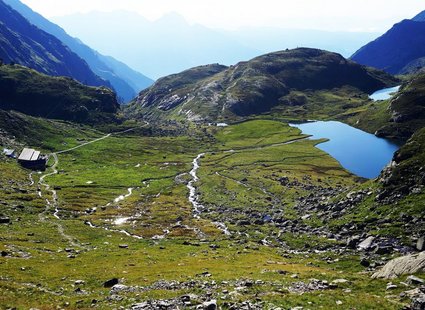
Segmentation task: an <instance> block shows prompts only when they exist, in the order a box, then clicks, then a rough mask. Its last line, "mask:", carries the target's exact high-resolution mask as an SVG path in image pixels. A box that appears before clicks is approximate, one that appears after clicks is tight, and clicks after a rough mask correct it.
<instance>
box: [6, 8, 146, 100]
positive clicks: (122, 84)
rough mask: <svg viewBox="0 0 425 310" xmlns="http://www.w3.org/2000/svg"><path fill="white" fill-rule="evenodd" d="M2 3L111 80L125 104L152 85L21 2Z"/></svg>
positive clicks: (140, 75)
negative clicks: (56, 39)
mask: <svg viewBox="0 0 425 310" xmlns="http://www.w3.org/2000/svg"><path fill="white" fill-rule="evenodd" d="M3 1H4V2H5V3H6V4H8V5H9V6H11V7H12V8H14V9H15V10H17V11H18V12H19V13H20V14H21V15H22V16H24V17H25V18H27V19H28V20H29V21H30V22H31V23H33V24H34V25H35V26H37V27H39V28H40V29H42V30H44V31H46V32H47V33H50V34H51V35H53V36H55V37H56V38H58V39H60V40H61V41H62V42H63V43H64V44H65V45H67V46H68V47H69V48H70V49H71V50H72V51H73V52H74V53H76V54H77V55H78V56H80V57H81V58H82V59H84V60H86V62H87V64H88V65H89V66H90V68H91V69H92V71H93V72H94V73H96V74H97V75H98V76H100V77H102V78H104V79H105V80H108V81H110V83H111V85H112V86H113V87H114V89H115V91H117V93H118V95H119V96H120V97H122V98H123V100H124V101H126V102H127V101H130V100H131V99H133V98H134V97H135V95H136V94H137V92H139V91H141V90H142V89H144V88H146V87H148V86H150V85H151V84H152V83H153V81H152V80H151V79H149V78H148V77H146V76H144V75H143V74H141V73H139V72H137V71H135V70H133V69H131V68H130V67H128V66H127V65H126V64H124V63H122V62H120V61H118V60H116V59H114V58H112V57H110V56H104V55H102V54H100V53H98V52H96V51H95V50H93V49H91V48H90V47H89V46H87V45H85V44H84V43H83V42H82V41H81V40H79V39H76V38H73V37H71V36H70V35H68V34H67V33H66V31H65V30H64V29H62V28H61V27H59V26H58V25H56V24H54V23H52V22H51V21H49V20H48V19H46V18H44V17H43V16H42V15H40V14H38V13H37V12H34V11H33V10H32V9H31V8H29V7H28V6H27V5H25V4H23V3H22V2H20V1H19V0H3Z"/></svg>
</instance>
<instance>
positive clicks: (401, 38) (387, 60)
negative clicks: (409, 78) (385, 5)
mask: <svg viewBox="0 0 425 310" xmlns="http://www.w3.org/2000/svg"><path fill="white" fill-rule="evenodd" d="M422 57H425V23H424V22H422V21H415V20H403V21H401V22H399V23H397V24H395V25H394V26H393V27H392V28H391V29H390V30H388V31H387V32H386V33H385V34H383V35H382V36H380V37H379V38H377V39H376V40H374V41H372V42H370V43H368V44H367V45H365V46H363V47H361V48H360V49H359V50H358V51H357V52H356V53H354V54H353V55H352V56H351V59H352V60H354V61H356V62H358V63H360V64H362V65H367V66H371V67H375V68H378V69H381V70H385V71H386V72H388V73H391V74H399V73H401V72H403V73H405V72H406V70H403V69H404V68H406V66H408V65H409V63H412V62H414V61H416V60H417V59H419V58H422Z"/></svg>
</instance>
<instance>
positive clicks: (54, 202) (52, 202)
mask: <svg viewBox="0 0 425 310" xmlns="http://www.w3.org/2000/svg"><path fill="white" fill-rule="evenodd" d="M137 128H138V127H137ZM137 128H130V129H127V130H124V131H120V132H115V133H109V134H107V135H104V136H102V137H100V138H98V139H95V140H92V141H89V142H85V143H82V144H80V145H78V146H75V147H72V148H69V149H66V150H63V151H59V152H55V153H51V154H49V158H50V157H52V158H53V160H54V162H53V165H52V166H51V169H52V172H50V173H47V174H44V175H42V176H41V177H40V179H39V181H38V184H39V187H40V188H42V187H44V190H45V191H46V192H50V193H51V197H52V198H51V199H48V198H46V208H45V210H44V211H43V212H42V213H40V214H39V219H40V221H42V222H47V215H48V214H49V213H50V212H51V210H52V208H53V209H54V211H53V216H54V217H55V219H56V220H57V221H56V222H55V223H54V225H56V227H57V230H58V232H59V234H60V235H61V236H62V237H63V238H65V239H66V240H68V243H69V244H70V245H71V246H73V247H78V248H82V249H87V248H86V247H85V246H83V245H82V244H81V243H80V242H78V240H76V239H75V238H73V237H72V236H70V235H68V234H66V233H65V229H64V227H63V226H62V224H61V223H60V221H61V220H62V219H61V217H60V216H59V213H60V209H59V202H58V194H57V191H56V190H55V189H54V188H51V187H50V185H49V184H48V183H47V182H46V181H45V179H46V178H48V177H49V176H52V175H56V174H57V173H58V170H57V166H58V165H59V157H58V155H59V154H64V153H68V152H71V151H74V150H76V149H79V148H82V147H85V146H87V145H90V144H93V143H96V142H99V141H102V140H104V139H107V138H109V137H111V136H113V135H119V134H123V133H126V132H130V131H133V130H135V129H137ZM30 176H31V180H32V174H31V175H30ZM132 190H133V189H131V191H130V190H129V195H131V194H132ZM38 195H39V196H40V197H43V194H42V191H41V190H39V191H38ZM126 197H128V196H126ZM90 227H94V226H92V225H90ZM119 232H123V231H119ZM125 234H126V235H129V236H132V235H131V234H129V233H128V232H125Z"/></svg>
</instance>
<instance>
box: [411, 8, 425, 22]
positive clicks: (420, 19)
mask: <svg viewBox="0 0 425 310" xmlns="http://www.w3.org/2000/svg"><path fill="white" fill-rule="evenodd" d="M412 20H413V21H415V22H425V10H424V11H422V12H420V13H419V14H418V15H416V16H415V17H413V18H412Z"/></svg>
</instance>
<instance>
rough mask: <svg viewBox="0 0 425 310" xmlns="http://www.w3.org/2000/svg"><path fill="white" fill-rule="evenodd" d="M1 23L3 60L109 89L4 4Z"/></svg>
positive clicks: (56, 42)
mask: <svg viewBox="0 0 425 310" xmlns="http://www.w3.org/2000/svg"><path fill="white" fill-rule="evenodd" d="M0 20H1V23H0V40H1V41H2V44H1V45H0V58H2V59H3V61H4V62H6V63H12V62H14V63H19V64H22V65H26V66H28V67H32V68H33V69H36V70H38V71H40V72H43V73H45V74H50V75H53V76H69V77H73V78H75V79H76V80H78V81H80V82H82V83H85V84H88V85H92V86H100V85H105V86H108V87H110V84H109V82H107V81H105V80H103V79H101V78H100V77H98V76H97V75H95V74H94V73H93V72H92V71H91V69H90V68H89V66H88V64H87V63H86V62H85V61H84V60H83V59H81V58H80V57H79V56H78V55H77V54H75V53H73V52H72V51H71V50H70V49H69V48H68V47H67V46H65V45H64V44H63V43H62V42H61V41H60V40H59V39H57V38H56V37H54V36H52V35H50V34H48V33H46V32H44V31H42V30H41V29H39V28H38V27H36V26H34V25H32V24H31V23H30V22H29V21H27V20H26V19H25V18H24V17H23V16H22V15H20V14H19V13H18V12H17V11H15V10H13V9H12V8H11V7H10V6H8V5H6V4H5V3H4V2H3V1H0Z"/></svg>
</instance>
